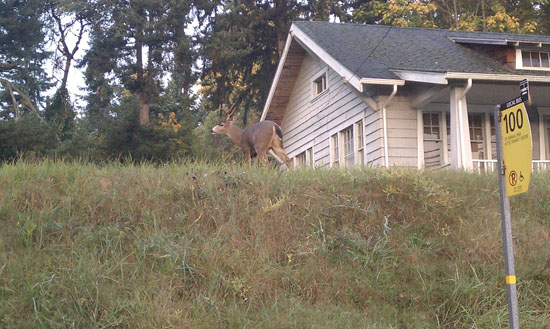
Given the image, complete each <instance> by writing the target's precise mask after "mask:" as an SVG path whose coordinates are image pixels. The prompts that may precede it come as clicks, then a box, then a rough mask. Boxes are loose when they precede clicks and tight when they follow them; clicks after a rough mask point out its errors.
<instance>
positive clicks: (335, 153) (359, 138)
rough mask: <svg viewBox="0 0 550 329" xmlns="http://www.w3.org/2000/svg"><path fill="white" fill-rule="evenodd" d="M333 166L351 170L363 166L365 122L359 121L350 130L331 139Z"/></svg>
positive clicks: (342, 131)
mask: <svg viewBox="0 0 550 329" xmlns="http://www.w3.org/2000/svg"><path fill="white" fill-rule="evenodd" d="M330 146H331V156H332V158H331V165H332V166H333V167H344V168H351V167H354V166H357V165H358V166H361V165H363V163H364V162H363V159H364V152H365V151H364V145H363V121H362V120H361V121H358V122H356V123H355V124H353V125H351V126H349V127H348V128H346V129H344V130H341V131H340V132H338V133H336V134H334V135H332V136H331V137H330Z"/></svg>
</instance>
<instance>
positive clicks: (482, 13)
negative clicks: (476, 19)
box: [481, 0, 487, 32]
mask: <svg viewBox="0 0 550 329" xmlns="http://www.w3.org/2000/svg"><path fill="white" fill-rule="evenodd" d="M481 16H482V18H483V32H487V17H486V16H485V0H481Z"/></svg>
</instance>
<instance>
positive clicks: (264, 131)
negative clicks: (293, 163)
mask: <svg viewBox="0 0 550 329" xmlns="http://www.w3.org/2000/svg"><path fill="white" fill-rule="evenodd" d="M220 109H221V110H222V111H223V112H224V113H225V119H224V121H223V122H221V123H219V124H218V125H216V126H214V128H212V134H224V135H227V136H228V137H229V138H230V139H231V140H232V141H233V143H235V144H236V145H238V146H239V147H240V148H241V149H242V151H243V154H244V156H245V159H246V160H247V161H248V164H249V165H250V164H251V160H252V158H254V162H255V163H256V162H257V159H260V161H261V163H262V164H263V165H264V166H268V165H269V162H268V160H267V153H268V152H269V153H270V154H271V155H272V156H273V157H274V158H275V159H276V160H277V161H278V162H280V163H282V162H284V163H285V164H286V166H287V168H290V159H289V157H288V156H287V155H286V154H285V151H284V149H283V131H282V129H281V127H279V125H278V124H276V123H275V122H273V121H269V120H265V121H260V122H258V123H255V124H253V125H251V126H250V127H248V128H246V129H245V130H244V131H243V130H242V129H241V128H239V127H238V126H237V125H235V122H236V121H237V119H238V118H239V113H237V115H235V116H233V113H234V112H235V110H236V104H234V105H233V106H231V108H230V109H229V111H227V110H226V109H225V108H224V107H223V106H220ZM256 157H257V158H256Z"/></svg>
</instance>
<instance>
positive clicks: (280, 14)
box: [276, 0, 288, 58]
mask: <svg viewBox="0 0 550 329" xmlns="http://www.w3.org/2000/svg"><path fill="white" fill-rule="evenodd" d="M276 8H277V19H276V22H277V30H278V32H277V46H278V50H279V58H281V56H282V55H283V50H284V49H285V43H286V35H287V33H286V32H287V29H288V26H287V25H288V22H287V12H286V0H277V2H276Z"/></svg>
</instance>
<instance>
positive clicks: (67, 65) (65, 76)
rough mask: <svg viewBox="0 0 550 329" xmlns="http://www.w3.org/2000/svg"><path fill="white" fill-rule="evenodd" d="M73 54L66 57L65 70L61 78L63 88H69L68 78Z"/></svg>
mask: <svg viewBox="0 0 550 329" xmlns="http://www.w3.org/2000/svg"><path fill="white" fill-rule="evenodd" d="M72 60H73V58H72V56H67V55H66V59H65V69H64V70H63V80H61V88H63V89H65V88H67V80H68V79H69V71H70V70H71V62H72Z"/></svg>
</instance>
